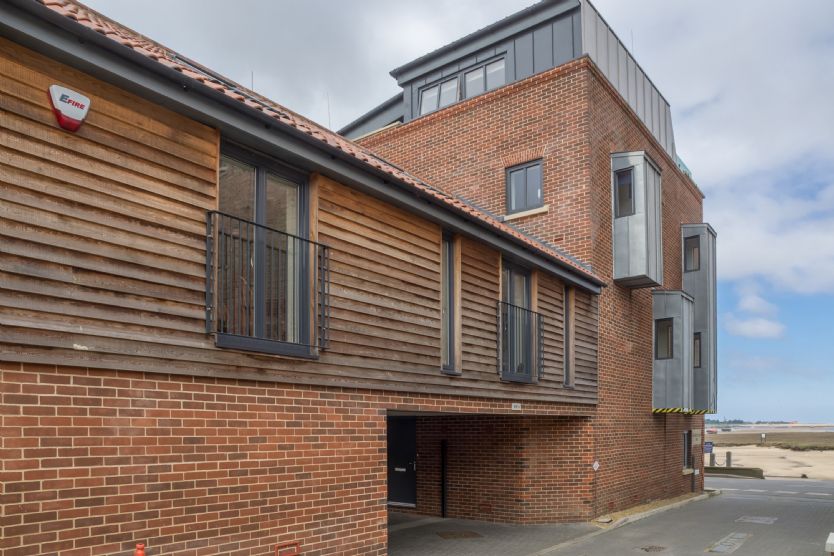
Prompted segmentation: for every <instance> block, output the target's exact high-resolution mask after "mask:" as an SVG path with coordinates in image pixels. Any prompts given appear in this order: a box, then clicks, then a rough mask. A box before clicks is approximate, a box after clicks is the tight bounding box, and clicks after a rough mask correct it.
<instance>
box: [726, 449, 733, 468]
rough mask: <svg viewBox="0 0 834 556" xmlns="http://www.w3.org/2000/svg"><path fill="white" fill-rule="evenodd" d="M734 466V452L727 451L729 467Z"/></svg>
mask: <svg viewBox="0 0 834 556" xmlns="http://www.w3.org/2000/svg"><path fill="white" fill-rule="evenodd" d="M732 466H733V453H732V452H727V467H732Z"/></svg>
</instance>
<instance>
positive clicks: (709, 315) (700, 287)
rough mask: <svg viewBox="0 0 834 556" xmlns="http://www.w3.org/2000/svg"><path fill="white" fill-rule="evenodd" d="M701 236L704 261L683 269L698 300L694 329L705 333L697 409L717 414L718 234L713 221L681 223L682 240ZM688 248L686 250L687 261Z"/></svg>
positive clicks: (697, 376) (698, 370) (697, 372)
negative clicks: (693, 268)
mask: <svg viewBox="0 0 834 556" xmlns="http://www.w3.org/2000/svg"><path fill="white" fill-rule="evenodd" d="M690 237H697V238H698V239H699V250H700V253H699V257H700V261H699V264H698V265H697V269H696V270H690V271H686V266H685V264H684V267H683V268H682V270H683V271H684V272H683V290H684V291H685V292H686V293H687V294H689V295H690V296H692V298H693V299H694V301H695V309H694V311H695V313H694V325H693V326H694V330H693V333H700V334H701V366H700V367H696V368H694V370H693V395H694V404H695V406H694V409H698V410H705V411H707V412H708V413H715V412H716V411H717V409H718V395H717V391H718V386H717V378H718V349H717V343H718V316H717V313H718V311H717V307H716V264H715V263H716V249H715V247H716V245H715V240H716V234H715V230H713V229H712V226H710V225H709V224H684V225H683V226H681V243H682V244H683V243H684V242H685V240H686V238H690ZM685 256H686V251H684V260H685Z"/></svg>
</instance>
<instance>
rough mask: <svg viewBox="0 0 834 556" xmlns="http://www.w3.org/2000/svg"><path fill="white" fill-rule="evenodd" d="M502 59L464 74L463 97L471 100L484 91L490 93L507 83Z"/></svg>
mask: <svg viewBox="0 0 834 556" xmlns="http://www.w3.org/2000/svg"><path fill="white" fill-rule="evenodd" d="M504 70H505V64H504V59H503V58H502V59H500V60H495V61H494V62H490V63H489V64H485V65H483V66H480V67H477V68H475V69H472V70H469V71H467V72H466V73H464V74H463V75H464V79H463V83H464V96H465V98H472V97H474V96H476V95H480V94H481V93H484V92H486V91H491V90H492V89H495V88H497V87H500V86H501V85H504V84H505V83H506V81H507V78H506V74H505V71H504Z"/></svg>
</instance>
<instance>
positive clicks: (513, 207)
mask: <svg viewBox="0 0 834 556" xmlns="http://www.w3.org/2000/svg"><path fill="white" fill-rule="evenodd" d="M506 180H507V214H512V213H514V212H522V211H525V210H530V209H534V208H538V207H540V206H542V205H543V204H544V194H543V193H542V162H541V160H537V161H535V162H528V163H526V164H520V165H518V166H513V167H511V168H507V175H506Z"/></svg>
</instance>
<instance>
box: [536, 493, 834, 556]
mask: <svg viewBox="0 0 834 556" xmlns="http://www.w3.org/2000/svg"><path fill="white" fill-rule="evenodd" d="M707 487H710V488H719V489H721V490H722V494H721V495H720V496H715V497H712V498H710V499H708V500H703V501H699V502H693V503H690V504H687V505H685V506H683V507H681V508H678V509H675V510H669V511H666V512H663V513H660V514H658V515H655V516H651V517H648V518H646V519H643V520H641V521H638V522H635V523H632V524H629V525H625V526H623V527H621V528H619V529H615V530H612V531H608V532H606V533H604V534H601V535H597V536H594V537H591V538H588V539H586V540H583V541H579V542H578V543H577V544H574V545H572V546H568V547H565V548H563V549H561V550H558V551H555V552H550V553H548V554H552V555H553V556H611V555H634V554H661V555H662V556H690V555H691V556H695V555H698V556H704V554H733V555H734V556H753V555H755V556H823V554H825V552H824V548H825V540H826V539H827V537H828V534H829V533H830V532H834V481H815V480H810V479H767V480H756V479H729V478H727V479H725V478H712V477H710V478H707Z"/></svg>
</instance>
